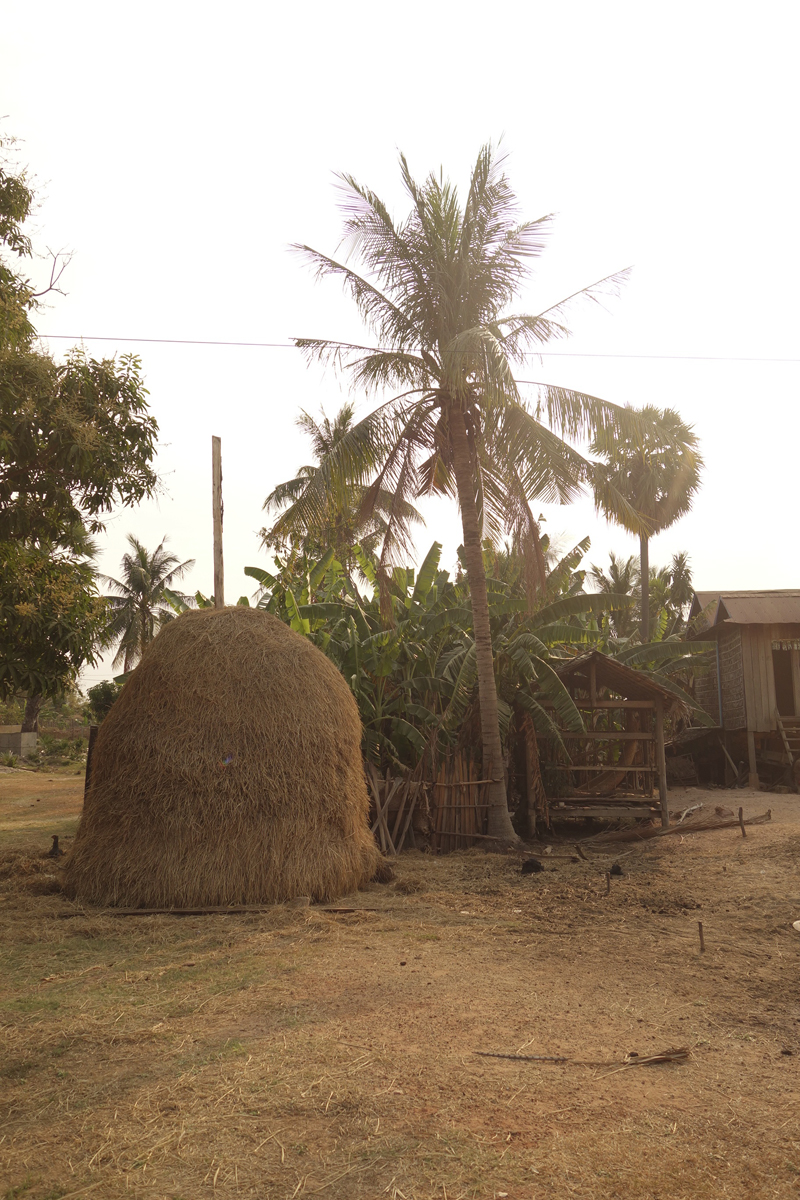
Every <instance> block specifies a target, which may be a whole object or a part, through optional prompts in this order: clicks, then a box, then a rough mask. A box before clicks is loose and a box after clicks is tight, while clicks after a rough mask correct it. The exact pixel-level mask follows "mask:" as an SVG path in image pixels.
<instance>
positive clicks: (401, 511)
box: [261, 403, 422, 569]
mask: <svg viewBox="0 0 800 1200" xmlns="http://www.w3.org/2000/svg"><path fill="white" fill-rule="evenodd" d="M354 412H355V409H354V406H353V405H352V404H350V403H347V404H343V405H342V407H341V408H340V409H339V411H338V412H337V414H336V416H335V417H334V418H333V420H332V421H331V419H330V418H329V417H327V416H326V415H325V413H324V411H323V412H322V414H321V420H320V421H316V420H315V419H314V418H313V417H312V416H310V415H309V414H308V413H307V412H305V411H304V410H301V412H300V416H299V417H298V418H297V421H296V422H295V424H296V425H297V426H298V427H299V428H300V429H302V430H303V432H304V433H306V434H307V435H308V436H309V438H310V439H311V446H312V450H313V453H314V456H315V457H316V460H317V461H316V463H315V464H312V465H308V466H303V467H300V468H299V469H298V472H297V475H296V476H295V478H294V479H287V480H286V481H285V482H284V483H279V484H278V486H277V487H276V488H274V489H273V490H272V491H271V492H270V494H269V495H268V496H267V498H266V500H265V501H264V509H265V510H266V511H267V512H271V513H278V514H280V515H278V516H277V517H276V519H275V520H274V521H273V523H272V525H271V526H270V527H269V528H268V529H266V528H265V529H262V530H261V538H262V544H263V545H264V546H266V547H267V548H274V549H277V550H281V551H286V549H287V547H288V545H289V544H291V543H294V542H296V543H298V544H299V546H300V548H301V549H302V551H303V553H306V554H307V553H312V554H313V553H315V552H319V553H324V552H325V550H327V549H328V548H331V547H332V548H333V550H334V551H335V553H336V556H337V558H338V559H339V560H340V561H341V562H342V563H343V564H344V565H345V566H346V567H347V568H348V569H351V568H352V565H353V564H352V561H351V548H352V547H353V546H354V545H355V544H356V543H357V544H358V545H360V546H361V547H362V548H363V549H364V550H366V551H367V552H368V553H371V552H372V551H373V550H375V549H376V548H377V547H378V546H380V545H381V544H382V543H383V542H384V541H385V539H386V537H387V535H388V536H390V537H392V538H393V539H394V540H395V542H396V544H397V547H398V549H403V550H407V549H410V534H411V528H412V526H413V525H415V524H420V523H421V522H422V518H421V516H420V515H419V513H418V512H417V510H416V509H415V508H414V507H413V505H411V504H409V503H408V502H407V501H404V500H401V501H397V502H396V501H395V497H394V496H393V495H392V493H391V492H388V491H386V490H384V489H381V490H380V491H379V492H378V494H377V495H376V496H374V497H372V496H370V497H369V503H368V504H367V505H365V500H366V499H367V495H366V493H367V489H366V488H364V487H357V486H355V485H353V486H352V487H350V488H349V489H348V490H345V491H343V492H338V493H337V492H334V491H330V492H329V493H328V495H327V506H326V508H325V510H324V512H317V513H315V514H314V517H313V519H312V520H309V519H308V513H307V512H304V511H303V508H302V505H298V500H300V499H301V498H302V496H303V494H304V493H305V491H306V489H307V487H308V485H309V482H310V481H311V480H313V479H314V477H315V475H316V474H317V472H318V471H319V470H320V464H322V463H324V462H325V460H326V458H327V457H328V456H329V455H330V454H331V453H332V452H333V451H334V450H335V449H336V447H337V446H338V445H339V443H340V442H341V441H342V438H343V437H344V436H345V434H346V433H348V432H349V431H350V430H351V429H352V427H353V416H354ZM393 506H394V508H393ZM281 510H282V511H281ZM390 514H393V515H394V523H393V526H392V528H391V529H390V528H389V524H388V517H389V515H390Z"/></svg>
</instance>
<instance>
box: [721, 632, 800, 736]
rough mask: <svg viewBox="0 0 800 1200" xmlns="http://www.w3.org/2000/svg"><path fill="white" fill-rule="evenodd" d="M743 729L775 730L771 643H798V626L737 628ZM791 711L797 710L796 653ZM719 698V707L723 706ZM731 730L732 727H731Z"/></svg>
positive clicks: (795, 654) (798, 655) (799, 659)
mask: <svg viewBox="0 0 800 1200" xmlns="http://www.w3.org/2000/svg"><path fill="white" fill-rule="evenodd" d="M738 628H739V630H740V634H741V642H742V665H743V675H744V691H745V702H746V708H747V728H748V730H750V731H751V732H753V733H770V732H773V731H774V730H776V729H777V727H778V726H777V722H776V719H775V712H776V700H775V673H774V671H773V668H772V644H773V642H790V641H800V625H740V626H739V627H738ZM792 677H793V682H794V695H795V708H796V711H800V651H798V650H792ZM724 703H725V702H724V697H723V707H724ZM732 728H733V726H732Z"/></svg>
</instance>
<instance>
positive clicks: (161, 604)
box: [101, 533, 194, 671]
mask: <svg viewBox="0 0 800 1200" xmlns="http://www.w3.org/2000/svg"><path fill="white" fill-rule="evenodd" d="M166 540H167V539H166V538H163V539H162V541H161V542H160V543H159V545H158V546H157V547H156V548H155V550H154V551H153V552H152V554H151V553H150V551H148V550H146V549H145V547H144V546H143V545H142V543H141V542H139V541H137V540H136V538H135V537H134V536H133V534H132V533H131V534H128V542H129V543H130V546H131V551H132V553H130V554H125V555H123V557H122V579H121V580H120V579H112V578H111V577H110V576H108V575H104V576H101V578H102V579H103V580H104V581H105V582H106V584H107V585H108V586H109V587H110V588H111V589H112V592H113V593H114V594H113V595H112V596H109V597H108V601H109V604H110V606H111V619H110V621H109V623H108V625H107V627H106V637H107V640H108V643H109V645H113V644H114V643H118V646H117V653H116V657H115V658H114V666H115V667H117V666H120V665H121V666H122V668H123V670H124V671H130V670H131V668H132V667H134V666H135V665H136V663H137V662H138V661H139V659H140V658H141V657H142V654H143V653H144V651H145V650H146V648H147V646H148V645H149V643H150V642H152V640H153V638H154V637H155V636H156V633H157V632H158V630H159V629H160V628H161V626H162V625H164V624H166V622H167V621H171V620H173V619H174V617H175V609H174V606H173V604H172V603H171V602H170V600H169V598H168V597H167V595H166V593H167V591H168V590H169V591H171V590H172V587H173V584H175V583H176V582H177V581H178V580H179V579H181V578H182V577H183V575H184V574H185V573H186V572H187V571H188V570H190V569H191V568H192V567H193V566H194V559H193V558H189V559H187V560H186V562H181V561H180V560H179V559H178V558H177V557H176V556H175V555H174V554H169V553H168V552H167V550H166V549H165V548H164V543H165V542H166ZM179 595H180V594H179ZM180 599H181V600H183V601H184V602H185V603H189V598H188V597H187V596H180Z"/></svg>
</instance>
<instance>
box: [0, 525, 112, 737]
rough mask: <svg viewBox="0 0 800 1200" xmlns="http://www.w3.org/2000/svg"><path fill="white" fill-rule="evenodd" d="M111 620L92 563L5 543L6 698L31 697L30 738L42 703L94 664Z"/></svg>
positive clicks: (1, 692)
mask: <svg viewBox="0 0 800 1200" xmlns="http://www.w3.org/2000/svg"><path fill="white" fill-rule="evenodd" d="M107 621H108V612H107V605H106V602H105V600H104V599H103V598H102V597H101V596H100V595H99V594H98V592H97V588H96V579H95V573H94V568H93V566H92V564H91V562H90V561H88V559H86V558H81V557H78V556H77V555H75V554H74V553H73V552H71V551H64V550H62V549H59V547H57V546H53V545H37V546H34V545H30V544H26V543H23V542H0V696H3V697H5V696H8V695H11V694H16V695H24V696H26V705H25V714H24V718H23V723H22V728H23V731H25V732H28V731H31V732H32V731H35V730H36V728H37V721H38V716H39V710H40V708H41V706H42V703H43V701H44V700H45V699H47V698H49V697H58V696H60V695H63V693H64V692H65V690H66V689H68V687H69V686H70V684H72V683H74V681H75V679H76V678H77V675H78V672H79V670H80V668H81V667H82V666H83V665H84V664H85V663H87V662H89V663H94V661H95V651H96V648H97V646H98V645H99V644H102V641H103V633H104V629H105V626H106V624H107Z"/></svg>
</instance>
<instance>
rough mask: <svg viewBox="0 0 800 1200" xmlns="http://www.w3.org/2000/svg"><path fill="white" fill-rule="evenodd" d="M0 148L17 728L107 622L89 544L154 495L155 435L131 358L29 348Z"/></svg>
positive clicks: (3, 644)
mask: <svg viewBox="0 0 800 1200" xmlns="http://www.w3.org/2000/svg"><path fill="white" fill-rule="evenodd" d="M8 147H9V141H8V139H6V140H5V141H0V605H1V606H2V619H0V691H2V692H5V693H7V692H8V691H9V690H22V691H23V692H24V693H25V694H26V695H27V704H26V716H25V724H26V727H34V726H35V724H36V714H37V713H38V711H39V708H40V707H41V705H42V702H43V700H45V699H46V698H48V697H50V696H55V695H58V694H61V693H63V691H64V689H65V688H66V687H68V686H69V684H70V683H71V681H72V680H73V679H74V676H75V674H76V672H77V671H78V670H79V669H80V667H81V666H82V665H83V663H84V662H94V658H93V655H94V650H95V647H96V646H97V645H98V644H99V641H100V640H101V638H102V630H103V628H104V625H105V622H106V620H107V614H106V611H105V610H106V605H105V602H104V601H103V600H102V598H101V597H99V596H98V594H97V588H96V582H95V574H94V570H93V567H92V565H91V561H90V560H91V557H92V555H93V553H94V549H93V546H92V545H91V540H90V535H91V534H92V533H95V532H98V531H99V530H101V529H102V528H103V518H104V516H105V514H106V513H108V512H109V511H110V510H111V509H112V507H113V506H115V505H117V504H121V505H123V506H125V505H132V504H135V503H137V502H138V501H140V500H142V499H143V498H144V497H145V496H150V495H152V494H153V493H154V491H155V489H156V485H157V476H156V474H155V471H154V469H153V467H152V459H153V456H154V453H155V438H156V433H157V425H156V422H155V419H154V418H153V417H152V416H151V415H150V413H149V410H148V406H147V399H146V397H147V392H146V389H145V387H144V383H143V380H142V376H141V368H140V364H139V361H138V359H136V358H134V357H132V356H124V357H123V358H122V359H120V360H119V361H116V360H102V361H98V360H95V359H92V358H90V357H89V356H88V355H87V354H86V353H85V352H84V351H83V350H79V349H74V350H72V351H70V352H69V353H68V354H67V356H66V358H65V360H64V361H63V362H60V363H59V362H56V361H55V360H54V359H52V358H51V357H50V356H49V355H47V354H43V353H39V352H36V351H35V350H34V349H33V348H32V345H33V340H34V337H35V330H34V328H33V325H32V323H31V315H32V313H33V312H35V310H36V308H37V306H38V303H39V300H40V297H41V296H42V295H43V294H45V293H46V292H47V291H52V290H54V289H55V290H57V284H58V273H59V270H60V268H59V265H58V258H56V260H55V261H54V266H53V273H52V274H51V279H50V284H49V285H48V287H46V288H45V289H44V291H43V292H36V291H35V290H34V286H33V284H32V283H31V282H30V281H29V280H28V279H26V278H24V277H23V275H22V274H21V273H20V262H21V260H23V259H26V258H31V257H32V256H33V252H32V248H31V243H30V240H29V239H28V237H27V236H26V234H25V232H24V229H23V226H24V223H25V221H26V219H27V217H28V216H29V214H30V211H31V208H32V205H33V202H34V196H33V192H32V189H31V187H30V186H29V183H28V181H27V179H26V176H25V173H24V172H20V171H16V170H14V169H13V168H12V167H11V166H10V165H9V162H8Z"/></svg>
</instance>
